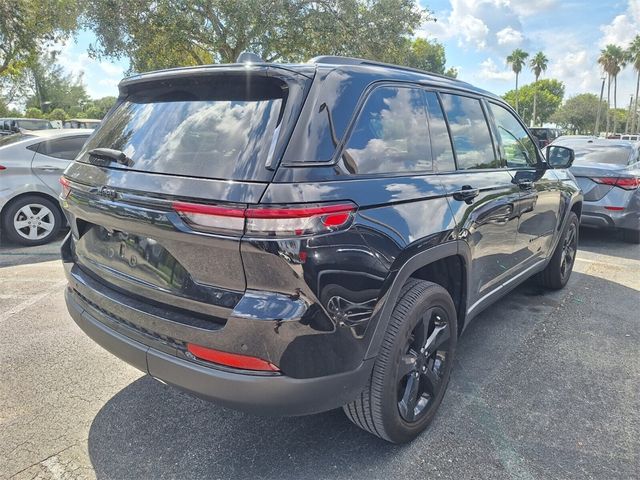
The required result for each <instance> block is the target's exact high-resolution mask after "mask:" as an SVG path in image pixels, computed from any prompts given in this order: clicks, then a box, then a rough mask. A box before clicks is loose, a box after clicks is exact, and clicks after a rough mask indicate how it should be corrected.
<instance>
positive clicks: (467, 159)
mask: <svg viewBox="0 0 640 480" xmlns="http://www.w3.org/2000/svg"><path fill="white" fill-rule="evenodd" d="M441 98H442V104H443V107H444V111H445V113H446V115H447V120H448V121H449V128H450V129H451V138H452V139H453V147H454V149H455V152H456V159H457V161H458V169H460V170H469V169H483V168H498V167H500V166H501V165H500V161H499V160H498V159H497V158H496V156H495V152H494V150H493V142H492V141H491V133H490V132H489V125H488V124H487V119H486V118H485V116H484V112H483V111H482V106H481V105H480V100H477V99H475V98H470V97H463V96H460V95H451V94H448V93H445V94H442V97H441Z"/></svg>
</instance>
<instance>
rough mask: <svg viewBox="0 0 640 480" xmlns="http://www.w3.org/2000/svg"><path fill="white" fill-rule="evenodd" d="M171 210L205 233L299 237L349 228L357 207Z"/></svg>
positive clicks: (178, 205)
mask: <svg viewBox="0 0 640 480" xmlns="http://www.w3.org/2000/svg"><path fill="white" fill-rule="evenodd" d="M173 209H174V210H175V211H176V212H178V214H179V215H180V216H181V217H182V219H183V220H184V221H185V222H186V223H187V224H188V225H189V226H190V227H192V228H194V229H196V230H200V231H206V232H218V233H230V234H236V235H240V234H242V233H246V234H248V235H252V236H258V237H299V236H306V235H317V234H321V233H329V232H333V231H336V230H341V229H345V228H348V227H349V226H350V225H351V222H352V221H353V216H354V214H355V211H356V205H355V204H353V203H339V204H330V205H308V206H269V207H251V208H233V207H221V206H217V205H202V204H197V203H186V202H174V203H173Z"/></svg>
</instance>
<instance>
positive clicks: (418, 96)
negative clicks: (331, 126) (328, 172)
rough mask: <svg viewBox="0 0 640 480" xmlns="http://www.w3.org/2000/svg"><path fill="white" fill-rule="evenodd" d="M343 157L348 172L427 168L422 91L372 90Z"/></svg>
mask: <svg viewBox="0 0 640 480" xmlns="http://www.w3.org/2000/svg"><path fill="white" fill-rule="evenodd" d="M343 158H344V162H345V165H346V166H347V168H348V169H349V170H350V172H351V173H358V174H368V173H410V172H424V171H430V170H431V167H432V163H431V151H430V148H429V130H428V127H427V112H426V110H425V103H424V97H423V95H422V91H421V90H419V89H415V88H397V87H380V88H377V89H376V90H374V91H373V92H372V93H371V95H369V98H368V99H367V101H366V103H365V105H364V107H363V108H362V111H361V112H360V114H359V116H358V120H357V122H356V124H355V127H354V130H353V132H352V133H351V137H350V139H349V143H348V144H347V149H346V150H345V153H344V154H343Z"/></svg>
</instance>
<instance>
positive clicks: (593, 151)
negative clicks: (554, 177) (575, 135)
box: [573, 145, 633, 165]
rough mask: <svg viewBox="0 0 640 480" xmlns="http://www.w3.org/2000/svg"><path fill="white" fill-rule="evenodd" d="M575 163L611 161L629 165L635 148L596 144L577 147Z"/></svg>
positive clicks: (614, 163) (613, 163)
mask: <svg viewBox="0 0 640 480" xmlns="http://www.w3.org/2000/svg"><path fill="white" fill-rule="evenodd" d="M574 150H575V152H576V159H575V161H574V162H573V163H574V164H575V165H589V164H592V163H610V164H612V165H628V164H629V159H630V158H631V153H632V152H633V149H632V148H631V147H630V146H629V147H625V146H619V145H615V146H614V145H612V146H604V145H594V146H592V147H575V148H574Z"/></svg>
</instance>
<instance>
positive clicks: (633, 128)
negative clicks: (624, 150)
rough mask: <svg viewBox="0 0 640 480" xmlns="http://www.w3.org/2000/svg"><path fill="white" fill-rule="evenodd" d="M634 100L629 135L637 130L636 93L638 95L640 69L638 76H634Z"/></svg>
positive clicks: (639, 90)
mask: <svg viewBox="0 0 640 480" xmlns="http://www.w3.org/2000/svg"><path fill="white" fill-rule="evenodd" d="M636 77H637V79H636V98H635V100H634V101H633V111H632V112H631V129H630V133H637V131H638V130H640V129H639V128H638V123H639V122H638V120H639V119H638V93H640V69H639V70H638V75H636Z"/></svg>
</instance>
